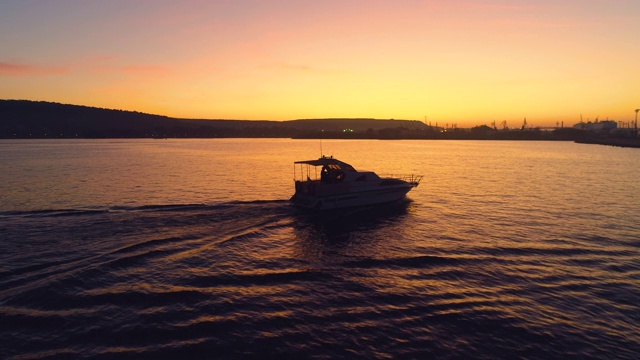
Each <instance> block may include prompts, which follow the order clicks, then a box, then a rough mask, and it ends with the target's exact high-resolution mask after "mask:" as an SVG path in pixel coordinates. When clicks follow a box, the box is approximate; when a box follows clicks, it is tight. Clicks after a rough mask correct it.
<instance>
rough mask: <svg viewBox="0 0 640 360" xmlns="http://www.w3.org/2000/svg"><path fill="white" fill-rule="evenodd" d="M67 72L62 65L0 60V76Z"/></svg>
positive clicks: (27, 75) (45, 74) (46, 74)
mask: <svg viewBox="0 0 640 360" xmlns="http://www.w3.org/2000/svg"><path fill="white" fill-rule="evenodd" d="M68 72H69V68H67V67H64V66H48V65H33V64H26V63H20V62H3V61H0V76H11V77H30V76H49V75H61V74H66V73H68Z"/></svg>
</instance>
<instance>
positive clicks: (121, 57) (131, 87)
mask: <svg viewBox="0 0 640 360" xmlns="http://www.w3.org/2000/svg"><path fill="white" fill-rule="evenodd" d="M0 98H1V99H27V100H38V101H52V102H60V103H68V104H76V105H86V106H97V107H103V108H110V109H122V110H133V111H140V112H146V113H153V114H160V115H167V116H172V117H179V118H205V119H244V120H291V119H300V118H343V117H348V118H378V119H411V120H420V121H426V122H428V123H432V124H433V125H435V123H439V125H444V124H456V125H457V126H458V127H469V126H476V125H483V124H484V125H490V124H491V123H492V122H493V121H495V122H496V123H500V122H502V121H505V120H506V121H507V122H508V124H509V125H511V126H518V127H519V126H520V125H521V124H522V122H523V120H524V118H526V119H527V122H528V124H529V125H531V126H555V125H557V124H559V123H560V124H562V123H564V125H565V126H567V125H573V124H575V123H577V122H579V121H580V118H581V116H582V118H583V119H584V121H587V120H591V121H595V119H599V120H606V119H610V120H615V121H631V120H633V119H634V116H635V114H636V113H635V112H634V110H635V109H637V108H640V1H639V0H537V1H531V0H526V1H521V0H442V1H435V0H423V1H418V0H393V1H391V0H389V1H381V0H317V1H311V0H215V1H211V0H210V1H204V0H203V1H198V0H187V1H169V0H153V1H151V0H137V1H130V0H126V1H123V0H109V1H102V0H100V1H98V0H0Z"/></svg>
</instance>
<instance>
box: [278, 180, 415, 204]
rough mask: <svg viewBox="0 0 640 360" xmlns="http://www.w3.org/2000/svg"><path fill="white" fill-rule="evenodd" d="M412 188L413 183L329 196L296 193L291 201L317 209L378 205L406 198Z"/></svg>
mask: <svg viewBox="0 0 640 360" xmlns="http://www.w3.org/2000/svg"><path fill="white" fill-rule="evenodd" d="M412 188H413V186H412V185H405V186H394V187H387V188H383V189H376V190H369V191H360V192H353V193H346V194H339V195H328V196H315V195H309V194H301V193H296V194H295V195H293V197H292V198H291V203H292V204H294V205H296V206H299V207H303V208H307V209H316V210H325V209H341V208H348V207H356V206H367V205H376V204H384V203H389V202H395V201H398V200H400V199H402V198H404V196H405V195H406V194H407V193H408V192H409V190H411V189H412Z"/></svg>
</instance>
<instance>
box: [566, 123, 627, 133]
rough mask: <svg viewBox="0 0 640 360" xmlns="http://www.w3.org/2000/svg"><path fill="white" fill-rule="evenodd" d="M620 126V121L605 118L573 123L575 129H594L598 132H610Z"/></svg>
mask: <svg viewBox="0 0 640 360" xmlns="http://www.w3.org/2000/svg"><path fill="white" fill-rule="evenodd" d="M617 127H618V123H617V122H615V121H612V120H604V121H597V120H596V122H591V121H589V122H579V123H577V124H575V125H573V128H574V129H578V130H585V131H592V132H598V133H607V134H608V133H609V132H611V130H613V129H615V128H617Z"/></svg>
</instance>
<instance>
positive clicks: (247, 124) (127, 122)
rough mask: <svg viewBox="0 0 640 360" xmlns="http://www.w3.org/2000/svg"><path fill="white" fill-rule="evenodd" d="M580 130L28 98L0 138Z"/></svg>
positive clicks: (561, 135)
mask: <svg viewBox="0 0 640 360" xmlns="http://www.w3.org/2000/svg"><path fill="white" fill-rule="evenodd" d="M587 135H588V134H587V133H586V132H584V131H582V130H577V129H572V128H561V129H556V130H553V131H542V130H539V129H535V128H534V129H525V130H520V129H518V130H511V131H509V130H497V129H493V128H490V127H488V126H486V125H482V126H477V127H473V128H470V129H460V128H454V129H443V128H440V127H430V126H427V125H425V124H424V123H422V122H420V121H415V120H393V119H391V120H376V119H302V120H290V121H266V120H263V121H247V120H204V119H177V118H171V117H167V116H160V115H152V114H144V113H140V112H135V111H123V110H111V109H101V108H94V107H87V106H78V105H67V104H58V103H50V102H37V101H27V100H0V138H4V139H29V138H32V139H42V138H234V137H235V138H267V137H268V138H311V139H315V138H326V139H477V140H580V139H585V138H586V137H587Z"/></svg>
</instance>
